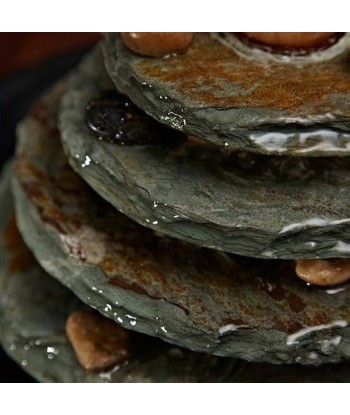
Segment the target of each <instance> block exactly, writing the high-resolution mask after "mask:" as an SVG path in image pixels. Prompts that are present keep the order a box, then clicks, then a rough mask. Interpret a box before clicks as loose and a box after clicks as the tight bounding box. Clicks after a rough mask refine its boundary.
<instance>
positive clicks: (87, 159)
mask: <svg viewBox="0 0 350 415" xmlns="http://www.w3.org/2000/svg"><path fill="white" fill-rule="evenodd" d="M91 161H92V160H91V158H90V157H89V156H85V161H84V163H82V165H81V167H82V168H83V169H84V168H85V167H87V166H90V164H91Z"/></svg>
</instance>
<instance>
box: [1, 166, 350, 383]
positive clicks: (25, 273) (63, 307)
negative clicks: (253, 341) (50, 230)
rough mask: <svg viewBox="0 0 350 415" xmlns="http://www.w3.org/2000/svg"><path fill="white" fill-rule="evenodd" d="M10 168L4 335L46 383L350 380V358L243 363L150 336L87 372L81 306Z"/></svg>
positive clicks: (4, 218)
mask: <svg viewBox="0 0 350 415" xmlns="http://www.w3.org/2000/svg"><path fill="white" fill-rule="evenodd" d="M9 172H10V170H7V171H6V173H5V175H4V177H3V179H2V181H1V182H0V197H1V200H2V210H1V213H0V234H1V235H2V237H1V238H0V288H1V296H0V341H1V343H2V345H3V346H4V347H5V349H6V351H7V353H8V354H9V355H10V356H11V357H12V358H13V359H14V360H16V361H17V362H18V363H19V364H20V365H21V366H22V367H23V368H24V369H25V370H26V371H27V372H28V373H30V374H31V375H32V376H33V377H34V378H36V379H37V380H39V381H42V382H94V383H97V382H240V383H241V382H249V383H250V382H348V381H349V379H350V376H349V373H350V371H349V369H350V367H349V365H350V364H349V363H345V364H344V363H342V364H339V365H334V364H329V365H322V366H321V367H319V368H310V367H305V366H304V367H303V366H300V365H277V366H276V365H269V364H253V363H249V364H248V363H244V362H243V361H238V360H232V359H229V358H219V357H215V356H210V355H207V354H203V353H196V352H190V351H187V350H185V349H180V348H178V347H174V346H171V345H167V344H166V343H162V342H160V341H159V340H155V339H154V338H151V337H146V336H144V335H138V336H137V337H135V339H134V340H135V341H136V340H137V342H138V345H139V352H138V354H137V355H136V356H135V357H134V358H133V359H132V360H130V361H129V362H128V364H127V365H126V366H123V367H120V368H119V369H117V370H112V371H109V372H107V373H100V374H95V373H87V372H86V371H84V370H82V369H81V368H80V366H79V365H78V363H77V360H76V358H75V355H74V353H73V351H72V348H71V346H70V344H69V342H68V340H67V338H66V336H65V334H64V324H65V319H66V317H67V315H68V313H69V311H70V310H74V309H76V308H81V307H82V304H81V303H80V301H79V300H78V299H77V298H76V297H75V296H74V295H73V293H71V292H70V291H69V290H67V289H66V288H64V287H63V286H62V285H61V284H60V283H58V282H57V281H56V280H55V279H53V278H52V277H50V276H48V275H47V274H46V273H45V272H44V271H43V269H42V268H40V267H39V266H38V265H37V264H36V263H35V260H34V258H33V256H32V255H31V253H30V251H29V250H28V248H27V247H26V246H25V245H24V243H23V241H22V240H21V238H20V235H19V233H18V231H17V229H16V226H15V216H14V212H13V208H12V197H11V194H10V192H9V178H10V177H9Z"/></svg>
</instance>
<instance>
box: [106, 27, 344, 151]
mask: <svg viewBox="0 0 350 415" xmlns="http://www.w3.org/2000/svg"><path fill="white" fill-rule="evenodd" d="M347 42H348V40H347ZM103 46H104V56H105V62H106V67H107V70H108V72H109V74H110V76H111V78H112V79H113V81H114V83H115V84H116V86H117V87H118V89H119V90H120V91H121V92H123V93H125V94H126V95H128V96H129V97H130V98H131V100H132V101H134V103H135V104H136V105H138V106H139V107H140V108H142V109H143V110H144V111H146V112H147V113H148V114H150V115H151V116H152V117H154V118H155V119H156V120H158V121H160V122H162V123H164V124H166V125H168V126H170V127H172V128H175V129H178V130H181V131H183V132H185V133H187V134H189V135H194V136H198V137H203V138H204V139H206V140H209V141H212V142H214V143H215V144H217V145H220V146H225V147H226V148H228V149H243V150H247V151H252V152H256V153H264V154H276V155H281V154H285V155H287V154H289V155H299V156H322V155H324V156H326V155H327V156H328V155H349V153H350V132H349V121H350V92H349V91H350V70H349V65H348V62H347V61H346V60H345V59H342V60H330V61H327V62H315V63H310V64H307V65H298V66H297V65H288V64H285V63H277V62H275V63H269V64H266V62H259V61H257V60H252V59H245V58H243V57H241V56H240V55H238V54H237V53H235V52H234V51H233V50H232V49H231V48H229V47H227V46H225V45H223V44H222V43H221V42H219V41H218V40H216V39H214V38H212V37H211V36H210V35H209V34H204V33H202V34H196V35H195V37H194V41H193V43H192V44H191V45H190V46H189V48H188V50H187V51H186V52H185V53H183V54H178V55H175V56H171V57H167V58H166V59H161V58H158V59H155V58H147V57H143V56H139V55H136V54H135V53H133V52H131V51H129V50H128V49H127V48H126V47H125V46H124V44H123V42H122V40H121V38H120V37H119V35H118V34H109V35H107V36H106V37H105V40H104V44H103Z"/></svg>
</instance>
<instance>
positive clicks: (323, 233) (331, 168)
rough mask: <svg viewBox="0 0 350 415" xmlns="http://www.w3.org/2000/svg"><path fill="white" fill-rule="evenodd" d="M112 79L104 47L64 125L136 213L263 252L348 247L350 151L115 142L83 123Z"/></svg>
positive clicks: (180, 232)
mask: <svg viewBox="0 0 350 415" xmlns="http://www.w3.org/2000/svg"><path fill="white" fill-rule="evenodd" d="M109 87H110V82H109V80H108V79H106V75H105V74H104V71H103V68H102V63H101V57H100V56H99V54H98V52H97V51H96V52H95V54H93V56H92V57H91V58H90V59H88V60H87V61H85V62H84V63H83V64H82V66H81V67H80V69H79V70H77V72H76V74H75V75H74V76H73V77H72V79H71V83H70V89H69V91H68V92H67V94H66V96H65V98H64V100H63V106H62V112H61V117H60V129H61V132H62V141H63V144H64V147H65V150H66V152H67V154H68V156H69V159H70V163H71V165H72V166H73V168H74V169H75V170H76V171H77V172H78V174H79V175H81V176H82V177H83V178H84V179H85V180H86V181H87V182H88V183H89V184H90V185H91V186H92V187H93V188H94V189H95V191H96V192H97V193H99V194H100V195H101V196H102V197H103V198H104V199H106V200H107V201H109V202H110V203H111V204H112V205H113V206H114V207H116V208H117V209H118V210H120V211H121V212H123V213H125V214H126V215H127V216H129V217H131V218H132V219H133V220H135V221H137V222H138V223H140V224H142V225H144V226H147V227H150V228H152V229H154V230H157V231H159V232H162V233H164V234H167V235H170V236H172V237H176V238H180V239H183V240H186V241H189V242H192V243H194V244H198V245H201V246H206V247H210V248H215V249H219V250H223V251H227V252H232V253H235V254H239V255H246V256H251V257H261V258H284V259H296V258H315V257H320V258H337V257H344V258H345V257H350V193H349V188H350V162H349V158H347V157H344V158H336V157H333V158H317V159H316V158H312V159H305V158H294V157H292V158H291V157H289V158H286V157H272V156H254V155H249V154H247V153H239V154H231V155H227V154H225V153H223V152H221V151H220V150H217V149H216V148H215V147H214V148H213V146H210V145H200V144H198V143H190V142H186V143H180V144H177V145H175V144H174V145H173V146H169V145H163V146H162V145H159V146H125V147H123V146H116V145H111V144H109V143H107V142H103V141H99V140H98V139H97V138H96V137H95V136H94V135H93V134H92V133H90V132H89V131H88V129H87V127H86V126H85V124H84V121H83V120H84V110H85V106H86V104H87V103H88V102H89V101H90V100H91V99H92V97H94V96H96V95H98V94H99V93H100V92H101V90H105V89H106V88H109Z"/></svg>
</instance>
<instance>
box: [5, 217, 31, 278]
mask: <svg viewBox="0 0 350 415" xmlns="http://www.w3.org/2000/svg"><path fill="white" fill-rule="evenodd" d="M3 239H4V244H5V248H6V250H7V251H8V254H9V259H8V264H7V269H6V273H7V275H12V274H16V273H18V272H24V271H27V270H29V269H30V268H32V267H33V266H34V265H35V264H36V261H35V258H34V256H33V254H32V253H31V251H30V250H29V249H28V248H27V246H26V245H25V244H24V242H23V239H22V236H21V234H20V233H19V231H18V228H17V224H16V218H15V216H14V215H13V216H11V217H10V218H9V220H8V222H7V224H6V226H5V229H4V231H3Z"/></svg>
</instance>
